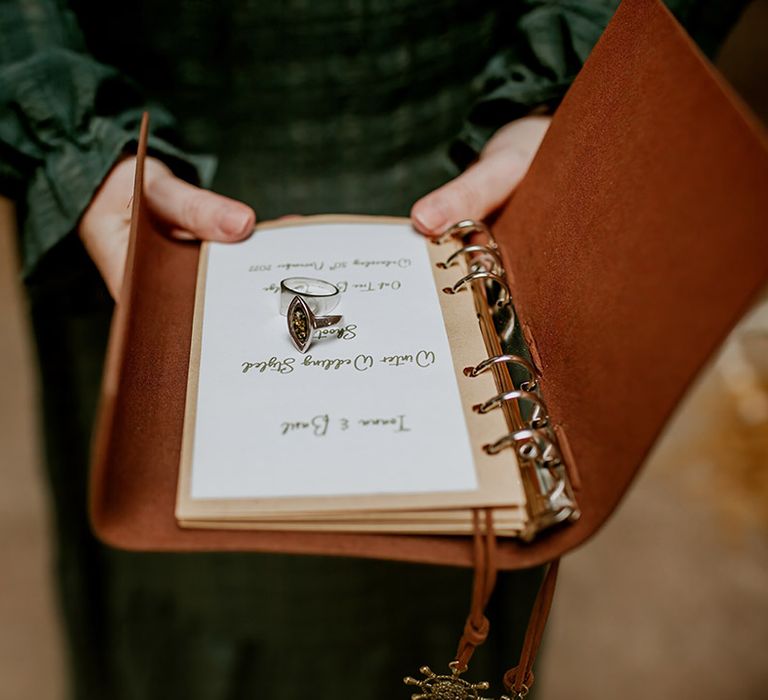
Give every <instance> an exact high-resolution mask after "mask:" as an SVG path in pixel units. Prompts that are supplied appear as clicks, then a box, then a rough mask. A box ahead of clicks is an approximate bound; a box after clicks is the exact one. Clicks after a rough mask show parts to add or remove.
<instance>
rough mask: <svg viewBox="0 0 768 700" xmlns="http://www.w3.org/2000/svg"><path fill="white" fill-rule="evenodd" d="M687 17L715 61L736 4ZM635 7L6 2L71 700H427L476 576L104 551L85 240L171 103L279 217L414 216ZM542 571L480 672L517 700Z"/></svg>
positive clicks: (245, 194)
mask: <svg viewBox="0 0 768 700" xmlns="http://www.w3.org/2000/svg"><path fill="white" fill-rule="evenodd" d="M671 4H672V5H675V6H677V7H676V9H678V10H679V11H680V12H681V16H682V17H683V19H686V18H696V17H698V18H699V20H697V21H698V24H697V26H698V27H699V28H701V30H702V32H703V35H705V36H706V40H707V41H709V42H710V43H714V39H713V38H712V37H715V36H716V35H720V34H722V32H723V31H724V29H723V26H724V25H723V24H722V23H721V24H718V23H717V22H716V21H715V19H716V16H717V12H716V10H717V8H718V5H717V4H715V3H712V2H708V3H692V2H677V3H671ZM721 4H722V5H723V6H726V5H728V6H730V7H733V4H731V3H721ZM613 8H614V3H613V2H599V1H597V0H592V1H590V2H575V1H574V2H522V1H520V2H504V3H502V2H498V3H497V2H490V1H488V0H485V1H483V0H472V1H470V0H443V1H442V2H428V1H426V0H322V1H319V0H283V1H279V0H261V1H257V0H250V1H249V0H231V1H230V2H204V1H202V0H138V1H137V2H126V3H108V2H97V1H96V0H78V1H77V2H72V3H71V4H68V3H65V2H63V1H61V0H4V1H2V2H0V37H2V40H0V191H2V192H3V193H5V194H8V195H10V196H12V197H13V198H14V199H16V201H17V203H18V209H19V212H20V230H21V232H22V236H21V245H22V250H23V255H24V269H25V273H26V274H27V277H28V283H29V292H30V299H31V309H32V316H33V322H34V329H35V334H36V337H37V341H38V349H39V354H40V365H41V368H42V369H41V371H42V379H43V382H42V386H43V398H44V412H45V416H44V417H45V424H46V448H47V465H48V471H49V477H50V482H51V485H52V488H51V493H52V501H53V505H54V511H55V525H56V535H57V539H58V554H57V557H58V575H59V581H60V589H61V605H62V609H63V612H64V616H65V620H66V623H67V624H66V628H67V636H68V639H69V647H70V649H71V651H72V668H73V684H72V685H73V697H75V698H77V699H78V700H86V699H87V700H92V699H99V700H102V699H104V698H110V700H112V699H114V700H139V699H141V700H153V699H154V698H158V699H159V698H163V699H164V700H173V699H174V698H185V699H186V700H235V699H239V698H246V697H248V698H261V697H263V698H268V699H269V700H284V699H285V700H287V699H294V698H296V699H298V698H302V699H306V698H308V697H309V698H333V697H337V696H340V695H341V696H344V695H349V696H350V697H354V698H356V700H368V699H371V700H372V699H373V698H382V699H384V698H386V699H387V700H388V699H389V698H397V697H403V698H405V697H408V696H409V690H408V689H406V688H405V687H402V686H401V682H400V679H401V678H402V676H403V675H405V674H416V673H417V669H418V667H419V665H421V664H424V663H427V664H430V665H432V666H433V667H434V668H435V669H436V670H437V669H444V668H445V664H446V663H447V661H448V660H449V659H450V658H451V656H452V654H453V653H454V651H455V644H456V642H457V638H458V635H459V633H460V631H461V627H462V625H463V618H464V615H465V613H466V609H467V606H468V598H469V589H470V574H469V572H466V571H460V570H453V569H445V568H439V567H425V566H415V565H402V564H395V563H386V562H371V561H364V560H340V559H330V558H328V559H317V558H309V557H287V556H264V555H234V554H209V555H169V554H136V553H125V552H118V551H114V550H111V549H109V548H105V547H102V546H101V545H99V544H98V543H96V542H95V541H94V539H93V538H92V536H91V534H90V532H89V529H88V524H87V520H86V517H85V503H86V481H87V466H86V465H87V453H88V444H89V440H90V431H91V424H92V419H93V413H94V409H95V402H96V398H97V393H98V384H99V380H100V375H101V366H102V359H103V350H104V345H105V342H106V337H107V333H108V327H109V320H110V315H111V303H110V301H109V298H108V295H107V293H106V290H105V289H104V287H103V285H102V284H101V282H100V281H99V279H98V275H97V274H96V272H95V270H94V268H93V266H92V264H91V263H90V262H89V261H88V260H87V258H86V256H85V254H84V252H83V250H82V247H81V246H80V244H79V242H78V241H77V239H76V237H75V236H73V235H71V231H72V229H73V228H74V226H75V223H76V222H77V220H78V218H79V217H80V215H81V214H82V211H83V210H84V208H85V207H86V206H87V203H88V201H89V200H90V198H91V196H92V194H93V192H94V191H95V189H96V188H97V187H98V185H99V183H100V181H101V180H102V178H103V177H104V175H105V173H107V172H108V170H109V168H110V167H111V164H112V163H113V162H114V160H115V158H116V157H117V156H118V154H120V153H121V152H122V151H123V150H124V149H125V148H126V147H128V148H130V144H131V143H132V141H133V140H134V138H135V136H136V132H137V127H138V119H139V115H140V112H141V110H142V109H143V108H144V106H145V105H147V104H151V105H153V108H152V126H153V137H152V147H153V150H154V152H155V153H156V154H158V155H160V156H161V157H163V158H165V159H166V160H168V161H169V162H170V163H171V165H172V166H173V167H174V168H176V169H177V170H178V172H179V173H180V174H181V175H182V176H184V177H187V178H189V179H192V180H198V181H200V182H202V183H204V184H208V183H210V182H213V184H214V187H215V188H216V189H218V190H219V191H222V192H224V193H226V194H229V195H232V196H235V197H238V198H240V199H243V200H245V201H247V202H249V203H251V204H252V205H253V206H254V207H255V208H256V210H257V212H258V213H259V215H260V217H261V218H269V217H274V216H278V215H281V214H288V213H319V212H329V211H330V212H361V213H379V214H407V212H408V210H409V208H410V206H411V204H412V203H413V201H414V200H415V199H416V198H417V197H419V196H420V195H422V194H424V193H426V192H428V191H430V190H431V189H433V188H434V187H436V186H438V185H439V184H442V183H443V182H445V181H446V180H447V179H448V178H449V177H451V176H452V175H454V174H455V173H456V165H455V163H452V162H451V160H450V159H449V158H448V152H449V149H450V147H451V144H454V151H453V154H454V158H455V159H456V160H457V161H460V162H466V161H468V160H469V159H471V158H472V157H474V155H476V153H477V152H478V150H479V149H480V148H482V146H483V144H484V143H485V141H486V140H487V139H488V138H489V136H490V135H491V134H492V133H493V132H494V131H495V130H496V129H497V128H498V127H500V126H501V125H502V124H504V123H505V122H506V121H509V120H510V119H513V118H516V117H518V116H520V115H522V114H524V113H526V112H527V111H529V110H530V109H531V108H532V107H535V106H538V105H541V104H553V103H555V102H557V100H559V99H560V97H561V96H562V94H563V92H564V91H565V89H566V88H567V86H568V84H569V83H570V81H571V79H572V78H573V76H574V75H575V73H576V72H577V71H578V69H579V67H580V65H581V63H582V61H583V60H584V58H585V57H586V55H587V54H588V52H589V50H590V48H591V47H592V45H593V44H594V42H595V40H596V39H597V37H598V36H599V34H600V32H601V31H602V29H603V27H604V25H605V23H606V22H607V21H608V19H609V17H610V15H611V13H612V11H613ZM697 8H706V12H702V13H699V14H698V15H697ZM729 14H731V15H732V14H733V12H732V10H731V9H727V10H725V9H724V10H723V11H722V16H726V15H729ZM108 66H113V67H108ZM137 85H141V91H140V90H139V89H138V88H137V87H136V86H137ZM157 104H162V105H163V106H164V107H163V108H160V107H157V106H155V105H157ZM166 109H167V110H168V111H166ZM171 113H172V114H173V115H174V117H175V119H174V118H171V116H170V114H171ZM188 153H205V154H212V155H214V156H215V157H216V158H218V163H219V165H218V170H217V171H216V176H215V179H214V180H212V175H213V168H212V165H213V162H212V160H211V159H210V158H208V159H194V158H192V157H190V156H188V155H185V154H188ZM169 283H172V281H169ZM538 576H539V573H538V572H536V571H534V572H527V573H516V574H504V575H502V576H500V579H499V585H498V590H497V591H496V594H495V596H494V599H493V602H492V604H491V607H490V612H489V616H490V618H491V636H490V639H489V641H488V643H487V644H486V645H485V647H483V648H482V649H481V650H480V651H479V652H478V655H477V659H476V661H475V662H473V677H474V678H487V679H488V680H491V681H492V682H493V683H494V684H495V690H496V695H498V694H499V691H500V688H499V681H500V678H501V675H502V673H503V671H504V670H505V668H506V667H507V666H508V665H509V664H510V663H512V662H513V661H514V659H515V658H516V655H517V647H518V645H519V643H520V638H521V635H522V632H523V630H524V620H525V617H526V616H527V613H528V610H529V608H530V604H531V598H532V596H533V593H534V591H535V587H536V582H537V580H538Z"/></svg>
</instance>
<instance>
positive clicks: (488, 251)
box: [438, 243, 504, 277]
mask: <svg viewBox="0 0 768 700" xmlns="http://www.w3.org/2000/svg"><path fill="white" fill-rule="evenodd" d="M471 253H481V255H476V256H474V257H470V254H471ZM461 255H466V256H467V262H468V263H479V262H480V261H481V260H483V258H485V259H487V258H491V260H492V264H491V267H490V268H486V269H487V270H488V272H493V273H494V274H496V275H498V276H499V277H503V276H504V264H503V263H502V261H501V256H500V255H499V252H498V251H497V250H496V249H495V248H489V247H488V246H485V245H479V244H477V243H473V244H471V245H465V246H464V247H463V248H460V249H459V250H457V251H454V252H453V253H452V254H451V255H450V256H449V257H448V259H447V260H446V261H445V262H444V263H438V266H439V267H442V268H446V267H450V266H451V265H453V263H454V262H455V261H456V260H457V259H458V258H459V257H460V256H461ZM475 271H476V270H473V272H475Z"/></svg>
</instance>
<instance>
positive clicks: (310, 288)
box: [280, 277, 343, 352]
mask: <svg viewBox="0 0 768 700" xmlns="http://www.w3.org/2000/svg"><path fill="white" fill-rule="evenodd" d="M340 300H341V291H340V290H339V288H338V287H337V286H336V285H335V284H331V283H330V282H326V281H325V280H318V279H314V278H313V277H288V278H287V279H284V280H282V281H281V282H280V314H281V315H283V316H285V317H286V318H287V322H288V335H289V336H290V338H291V342H292V343H293V345H294V347H295V348H296V349H297V350H298V351H299V352H307V350H309V346H310V345H312V338H313V336H314V333H315V331H316V330H317V329H319V328H330V327H332V326H338V325H339V324H340V323H341V319H342V318H343V317H342V316H341V315H340V314H334V315H328V312H329V311H333V309H335V308H336V307H337V306H338V305H339V301H340Z"/></svg>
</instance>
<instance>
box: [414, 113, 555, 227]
mask: <svg viewBox="0 0 768 700" xmlns="http://www.w3.org/2000/svg"><path fill="white" fill-rule="evenodd" d="M548 125H549V119H548V118H544V117H530V118H526V119H520V120H518V121H517V122H513V123H511V124H509V125H507V127H505V128H504V129H501V130H500V131H499V132H498V133H497V134H496V135H495V136H494V137H493V139H491V140H490V141H489V142H488V145H487V146H486V148H485V149H484V150H483V153H482V154H481V156H480V159H479V160H478V161H477V162H476V163H475V164H474V165H472V166H471V167H469V168H468V169H467V170H465V171H464V172H463V173H462V174H461V175H459V176H458V177H457V178H455V179H453V180H451V181H450V182H448V183H446V184H445V185H443V186H442V187H439V188H438V189H436V190H434V191H433V192H430V193H429V194H428V195H426V196H424V197H422V198H421V199H420V200H419V201H417V202H416V203H415V204H414V205H413V208H412V209H411V219H412V220H413V224H414V226H415V227H416V229H417V230H419V231H421V232H422V233H425V234H427V235H439V234H440V233H442V232H443V231H445V229H447V228H448V227H449V226H452V225H453V224H455V223H456V222H457V221H460V220H461V219H484V218H486V217H487V216H488V215H489V214H491V213H492V212H493V211H494V210H495V209H497V208H498V207H500V206H501V205H502V204H503V203H504V202H505V201H506V200H507V199H508V198H509V196H510V195H511V194H512V192H513V191H514V189H515V188H516V187H517V185H518V184H519V182H520V180H522V178H523V176H524V175H525V173H526V172H527V170H528V166H529V165H530V163H531V161H532V160H533V156H534V155H535V153H536V151H537V150H538V147H539V145H540V143H541V140H542V139H543V137H544V134H545V132H546V129H547V126H548Z"/></svg>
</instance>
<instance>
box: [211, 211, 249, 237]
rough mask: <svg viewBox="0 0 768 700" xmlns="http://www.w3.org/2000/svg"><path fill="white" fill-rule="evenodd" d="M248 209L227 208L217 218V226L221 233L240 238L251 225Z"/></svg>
mask: <svg viewBox="0 0 768 700" xmlns="http://www.w3.org/2000/svg"><path fill="white" fill-rule="evenodd" d="M252 222H253V219H252V216H251V212H250V211H244V210H243V209H240V208H239V207H238V208H234V207H232V208H228V209H227V210H226V213H225V214H224V215H223V216H222V217H221V219H220V220H219V228H220V229H221V231H222V233H224V234H225V235H226V236H229V237H230V238H241V237H242V236H244V235H245V234H246V233H248V229H250V227H251V226H252V225H253V223H252Z"/></svg>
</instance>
